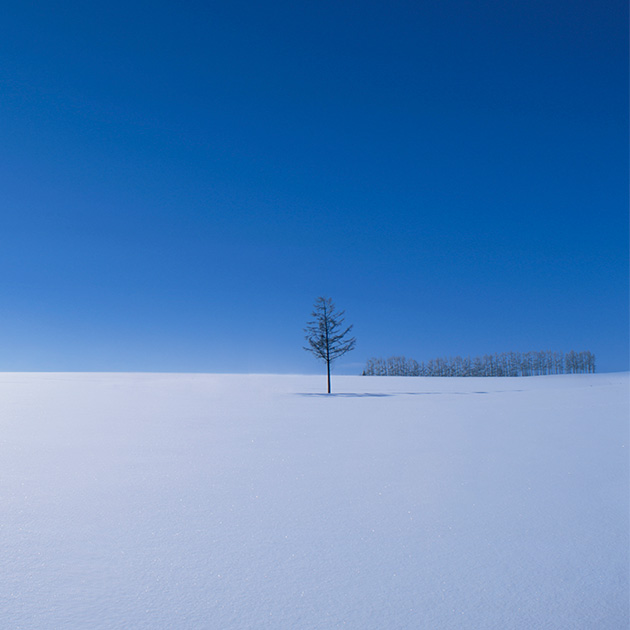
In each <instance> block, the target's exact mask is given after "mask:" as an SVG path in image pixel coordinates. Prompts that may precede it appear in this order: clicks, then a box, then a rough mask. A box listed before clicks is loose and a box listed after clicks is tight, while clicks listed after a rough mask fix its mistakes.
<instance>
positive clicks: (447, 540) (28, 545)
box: [0, 373, 629, 630]
mask: <svg viewBox="0 0 630 630" xmlns="http://www.w3.org/2000/svg"><path fill="white" fill-rule="evenodd" d="M323 387H325V377H316V376H263V375H202V374H196V375H184V374H87V373H85V374H18V373H12V374H0V424H1V434H0V449H1V451H0V454H1V456H0V509H1V510H2V513H1V519H0V544H1V549H2V553H1V555H0V564H1V566H0V569H1V573H0V575H1V577H2V579H1V580H0V627H1V628H7V629H10V630H35V629H36V630H59V629H60V628H63V629H64V630H75V629H76V630H79V629H80V630H85V629H86V628H90V630H100V629H108V630H110V629H113V628H116V629H127V628H129V629H133V630H142V629H146V630H162V629H164V630H166V629H168V630H187V629H190V630H193V629H194V630H200V629H212V630H214V629H216V630H236V629H238V630H241V629H250V628H251V629H256V630H258V629H278V630H287V629H293V628H295V629H300V630H311V629H313V630H314V629H329V628H351V629H357V630H370V629H374V630H384V629H387V630H396V629H424V628H426V629H431V630H433V629H438V628H439V629H451V628H461V629H467V630H468V629H479V628H481V629H489V628H496V629H497V630H499V629H500V630H506V629H521V628H522V629H527V630H531V628H537V629H539V630H540V629H548V628H557V629H562V630H565V629H567V628H571V629H572V630H576V629H597V630H606V629H611V630H612V629H614V630H618V629H620V628H627V627H628V622H629V617H628V507H629V506H628V485H629V484H628V411H629V409H628V374H602V375H580V376H557V377H554V376H552V377H530V378H502V379H492V378H484V379H476V378H467V379H458V378H449V379H440V378H394V377H389V378H382V377H370V378H361V377H345V376H337V377H334V379H333V387H334V388H335V389H336V391H337V392H338V393H337V394H333V395H331V396H326V395H325V394H321V393H320V392H322V388H323Z"/></svg>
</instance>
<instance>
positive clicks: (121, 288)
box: [0, 0, 628, 373]
mask: <svg viewBox="0 0 630 630" xmlns="http://www.w3.org/2000/svg"><path fill="white" fill-rule="evenodd" d="M627 28H628V16H627V5H626V2H625V1H623V2H622V1H620V0H609V1H607V2H595V1H594V0H591V1H589V2H584V1H579V0H578V1H571V2H568V1H551V2H549V0H545V1H542V0H517V1H514V2H512V1H511V2H505V1H498V0H497V1H492V2H490V1H485V2H484V1H480V2H465V1H463V0H428V1H424V0H423V1H419V0H416V1H414V2H396V1H390V2H385V1H366V0H363V1H361V2H355V1H349V2H339V0H335V1H334V2H333V1H329V0H312V1H308V2H295V1H292V2H288V1H285V0H281V1H273V2H268V1H265V2H262V1H261V2H257V1H238V0H236V1H230V2H183V3H181V2H180V3H176V2H160V1H159V0H158V1H155V0H153V1H152V2H139V1H136V2H134V1H131V2H120V1H118V0H114V1H113V2H110V3H105V4H103V3H99V4H96V5H95V4H94V3H86V2H65V3H51V2H46V1H44V2H42V1H41V0H38V1H37V2H32V1H28V0H26V1H21V2H16V3H8V4H5V6H4V7H3V15H2V20H1V21H0V85H1V93H0V157H1V160H2V164H1V169H0V186H1V189H2V206H1V209H0V238H1V243H0V274H1V275H0V282H1V296H0V297H1V300H0V370H29V371H30V370H46V371H47V370H72V371H74V370H79V371H82V370H105V371H110V370H111V371H117V370H128V371H209V372H248V371H253V372H288V373H291V372H301V373H311V372H319V371H321V370H322V367H321V366H320V365H318V364H317V363H316V362H315V360H314V359H313V358H312V357H311V356H310V355H308V354H307V353H306V352H304V351H303V350H302V345H303V332H302V328H303V326H304V325H305V322H306V320H307V319H308V318H309V314H310V311H311V307H312V303H313V300H314V299H315V297H317V296H318V295H326V296H330V297H332V298H333V300H334V301H335V302H336V304H337V306H339V307H340V308H344V309H345V310H346V315H347V322H349V323H354V326H355V334H356V336H357V339H358V343H357V349H356V350H355V351H354V352H353V353H352V354H349V355H347V356H346V357H344V358H343V359H341V360H340V361H339V364H338V366H337V370H336V371H337V373H356V372H360V370H361V368H362V366H363V364H364V361H365V359H366V358H368V357H369V356H389V355H393V354H405V355H407V356H410V357H414V358H415V359H417V360H428V359H430V358H434V357H436V356H451V355H453V356H454V355H457V354H460V355H462V356H465V355H468V354H470V355H475V354H484V353H493V352H502V351H509V350H520V351H527V350H542V349H553V350H564V351H568V350H570V349H575V350H587V349H588V350H591V351H592V352H594V353H595V354H596V356H597V360H598V369H599V370H600V371H616V370H627V369H628V152H627V138H628V123H627V114H628V98H627V95H628V67H627V58H628V41H627Z"/></svg>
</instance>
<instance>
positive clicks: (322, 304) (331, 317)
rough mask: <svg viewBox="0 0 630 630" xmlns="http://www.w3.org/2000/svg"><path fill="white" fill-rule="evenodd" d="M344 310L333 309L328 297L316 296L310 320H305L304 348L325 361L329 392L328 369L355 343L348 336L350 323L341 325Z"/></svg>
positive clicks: (333, 306)
mask: <svg viewBox="0 0 630 630" xmlns="http://www.w3.org/2000/svg"><path fill="white" fill-rule="evenodd" d="M343 315H344V311H338V312H337V311H335V305H334V304H333V302H332V300H331V299H330V298H325V297H318V298H317V299H316V300H315V304H314V310H313V312H312V313H311V316H312V317H313V319H312V321H310V322H307V324H306V328H305V329H304V332H305V333H306V341H308V346H304V350H307V351H308V352H312V353H313V354H314V355H315V357H316V358H317V359H320V360H322V361H324V362H325V363H326V372H327V375H328V393H329V394H330V369H331V367H332V364H333V362H334V361H335V359H337V358H339V357H340V356H341V355H343V354H346V352H350V350H353V349H354V346H355V345H356V339H355V338H354V337H349V336H348V335H349V333H350V331H351V330H352V325H350V326H348V327H347V328H346V329H344V327H343V321H344V319H343Z"/></svg>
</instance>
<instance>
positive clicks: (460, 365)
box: [363, 350, 595, 376]
mask: <svg viewBox="0 0 630 630" xmlns="http://www.w3.org/2000/svg"><path fill="white" fill-rule="evenodd" d="M594 373H595V355H594V354H593V353H592V352H589V351H588V350H587V351H584V352H575V350H571V351H570V352H567V353H566V354H565V353H564V352H551V351H550V350H546V351H544V350H543V351H541V352H503V353H502V354H484V355H483V356H481V357H473V358H470V357H464V358H462V357H459V356H457V357H454V358H452V357H451V358H443V359H431V360H430V361H428V362H426V363H424V362H420V363H418V361H415V360H414V359H407V358H405V357H390V358H389V359H376V358H372V359H368V360H367V363H366V366H365V370H363V376H545V375H548V374H594Z"/></svg>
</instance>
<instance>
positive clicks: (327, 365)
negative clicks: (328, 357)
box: [326, 361, 330, 394]
mask: <svg viewBox="0 0 630 630" xmlns="http://www.w3.org/2000/svg"><path fill="white" fill-rule="evenodd" d="M326 370H327V372H328V393H329V394H330V361H326Z"/></svg>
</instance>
